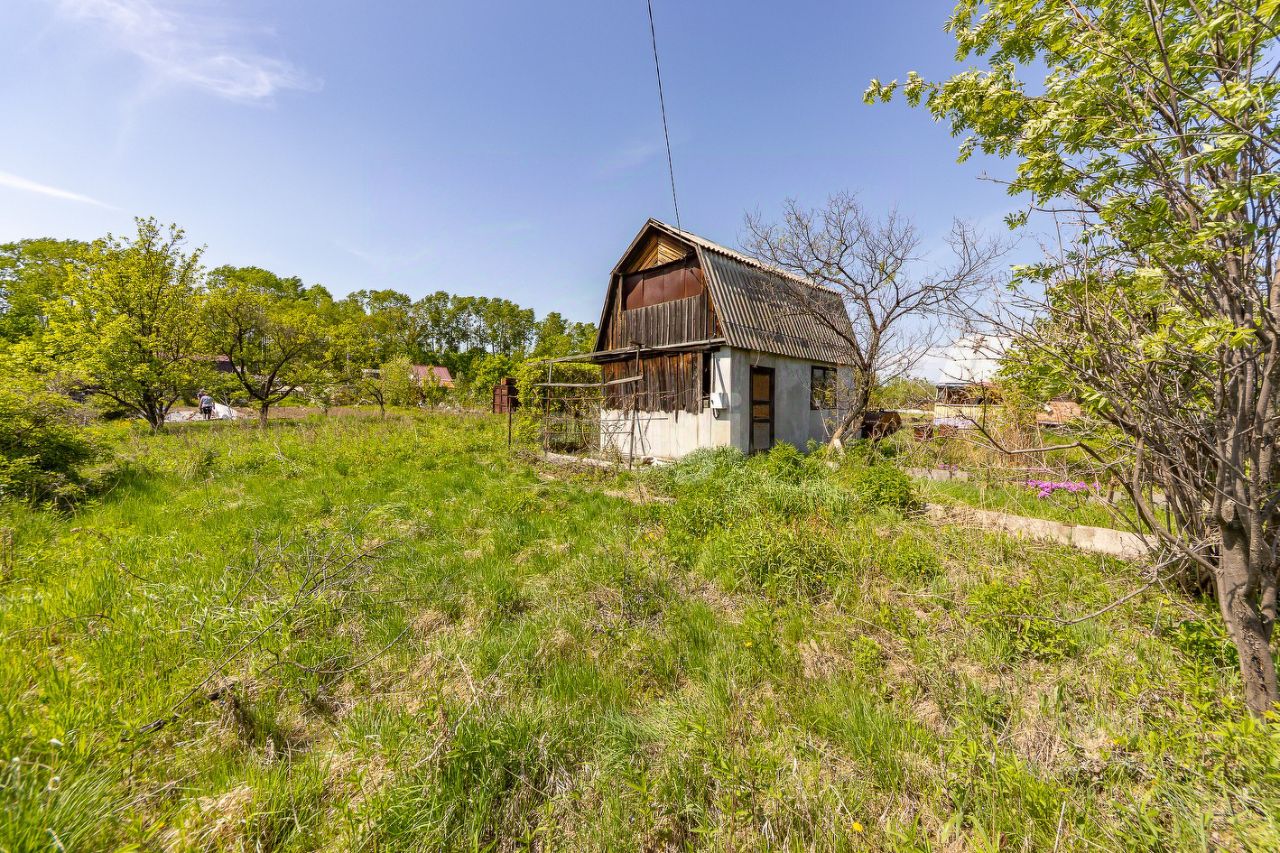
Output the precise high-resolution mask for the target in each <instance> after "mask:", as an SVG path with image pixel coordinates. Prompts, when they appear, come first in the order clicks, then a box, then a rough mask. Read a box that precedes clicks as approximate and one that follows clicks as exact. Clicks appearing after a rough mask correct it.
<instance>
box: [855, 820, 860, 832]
mask: <svg viewBox="0 0 1280 853" xmlns="http://www.w3.org/2000/svg"><path fill="white" fill-rule="evenodd" d="M853 831H854V832H862V824H860V823H858V822H857V821H856V820H855V821H854V822H853Z"/></svg>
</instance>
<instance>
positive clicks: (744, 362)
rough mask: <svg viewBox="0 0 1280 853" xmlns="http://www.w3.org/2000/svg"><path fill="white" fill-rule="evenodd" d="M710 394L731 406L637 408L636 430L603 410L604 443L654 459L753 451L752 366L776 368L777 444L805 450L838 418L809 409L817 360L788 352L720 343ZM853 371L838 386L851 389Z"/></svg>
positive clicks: (844, 373) (843, 370)
mask: <svg viewBox="0 0 1280 853" xmlns="http://www.w3.org/2000/svg"><path fill="white" fill-rule="evenodd" d="M711 359H712V361H711V392H712V394H713V395H716V394H723V397H724V399H725V401H726V402H727V403H728V408H726V409H722V410H714V409H711V408H709V407H706V406H704V407H703V409H702V411H700V412H697V413H694V414H690V413H689V412H684V411H680V412H639V413H638V414H637V416H636V421H635V425H634V429H633V428H632V426H631V424H630V423H629V422H628V420H627V414H626V413H625V412H620V411H616V410H605V411H603V412H601V415H600V416H601V442H602V444H604V445H605V446H604V448H603V449H604V450H605V451H606V452H608V451H610V450H613V451H615V452H617V453H620V454H621V455H623V456H627V455H628V454H629V453H630V452H631V448H632V447H634V450H635V456H636V457H637V458H640V457H646V456H649V457H653V458H655V459H679V458H680V457H681V456H684V455H686V454H688V453H691V452H693V451H694V450H697V449H699V448H703V447H726V446H732V447H736V448H738V449H739V450H741V451H742V452H743V453H747V452H749V450H750V435H751V433H750V430H751V399H750V392H751V388H750V382H751V368H752V367H753V366H757V367H772V368H773V370H774V443H778V442H783V441H785V442H787V443H789V444H793V445H795V446H796V447H798V448H800V449H802V450H803V449H804V448H805V445H806V444H807V443H808V442H809V441H811V440H812V441H818V442H824V441H826V440H827V437H828V436H829V435H830V434H831V430H832V429H833V428H834V425H835V421H836V419H837V418H838V416H839V412H837V411H836V410H831V409H828V410H817V411H815V410H814V409H812V408H811V407H810V403H809V401H810V382H811V379H812V377H811V368H812V367H813V366H814V365H815V362H811V361H803V360H800V359H795V358H787V357H785V356H776V355H766V354H764V353H757V352H750V351H747V350H735V349H730V348H728V347H721V348H720V349H719V350H717V351H715V352H713V353H712V354H711ZM851 378H852V377H851V375H849V371H848V369H847V368H841V369H840V376H839V382H840V387H841V388H842V389H843V388H846V387H848V382H849V381H850V380H851Z"/></svg>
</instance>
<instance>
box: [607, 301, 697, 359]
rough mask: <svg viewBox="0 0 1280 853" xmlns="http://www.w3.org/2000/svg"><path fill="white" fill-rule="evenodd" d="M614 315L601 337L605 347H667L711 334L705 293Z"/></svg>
mask: <svg viewBox="0 0 1280 853" xmlns="http://www.w3.org/2000/svg"><path fill="white" fill-rule="evenodd" d="M615 316H616V320H615V321H614V322H613V323H611V324H610V328H609V333H608V335H607V336H606V337H605V345H606V347H607V348H609V349H623V348H625V347H629V346H632V345H633V344H637V343H638V344H640V345H642V346H647V347H661V346H670V345H672V344H683V343H689V342H691V341H702V340H706V339H707V338H712V337H715V318H714V317H712V315H711V311H710V308H709V306H708V304H707V295H706V294H705V293H703V294H701V295H699V296H691V297H689V298H687V299H676V300H674V301H672V302H660V303H658V304H657V305H649V306H647V307H645V308H633V309H632V310H630V311H618V312H617V313H616V315H615Z"/></svg>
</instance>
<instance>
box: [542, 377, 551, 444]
mask: <svg viewBox="0 0 1280 853" xmlns="http://www.w3.org/2000/svg"><path fill="white" fill-rule="evenodd" d="M547 385H548V386H550V385H551V362H549V361H548V362H547ZM550 425H551V388H550V387H547V388H543V389H542V453H543V455H546V454H547V453H550V452H551V433H550V432H548V428H549V427H550Z"/></svg>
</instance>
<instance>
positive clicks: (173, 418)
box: [165, 403, 240, 424]
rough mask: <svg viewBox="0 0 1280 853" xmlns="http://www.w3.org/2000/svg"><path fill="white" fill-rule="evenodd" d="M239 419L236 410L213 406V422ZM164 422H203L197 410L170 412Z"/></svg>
mask: <svg viewBox="0 0 1280 853" xmlns="http://www.w3.org/2000/svg"><path fill="white" fill-rule="evenodd" d="M239 417H240V416H239V415H238V414H236V410H235V409H233V408H231V407H230V406H224V405H222V404H221V403H214V404H213V420H215V421H234V420H236V419H237V418H239ZM165 420H166V421H167V422H168V423H171V424H180V423H185V422H187V421H202V420H204V417H203V416H201V414H200V412H199V410H195V411H179V412H170V413H169V414H168V415H167V416H166V417H165Z"/></svg>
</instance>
